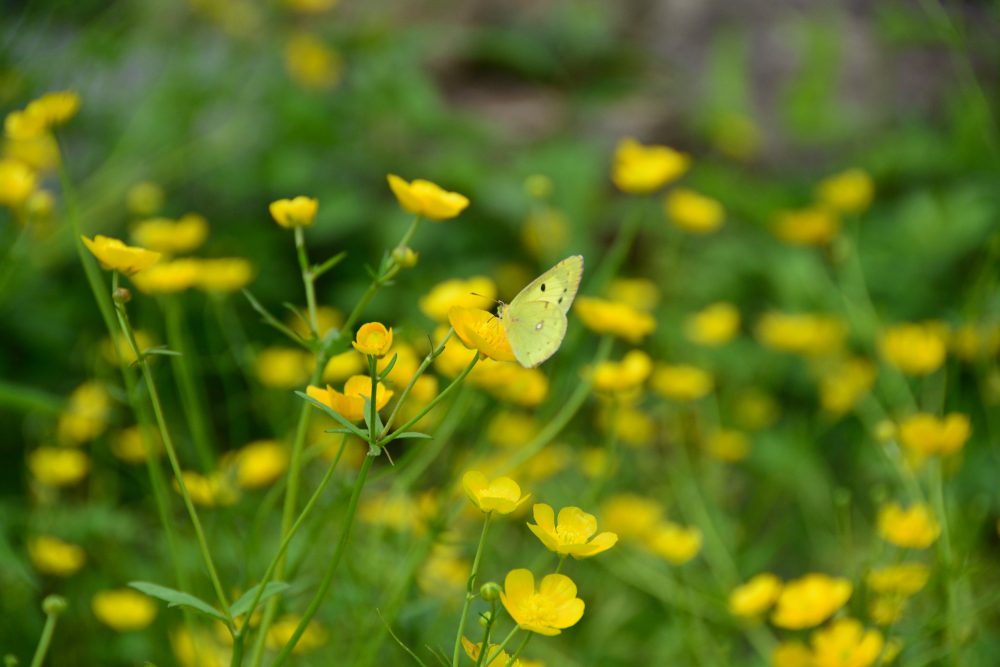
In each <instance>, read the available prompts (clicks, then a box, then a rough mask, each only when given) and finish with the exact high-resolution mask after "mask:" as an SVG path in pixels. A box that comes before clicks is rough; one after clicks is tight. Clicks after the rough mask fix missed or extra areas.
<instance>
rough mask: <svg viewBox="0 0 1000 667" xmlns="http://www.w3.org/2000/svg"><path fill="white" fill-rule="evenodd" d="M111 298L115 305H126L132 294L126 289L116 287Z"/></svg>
mask: <svg viewBox="0 0 1000 667" xmlns="http://www.w3.org/2000/svg"><path fill="white" fill-rule="evenodd" d="M111 298H112V299H114V300H115V303H128V302H129V301H131V300H132V292H130V291H129V290H128V288H127V287H116V288H115V291H114V292H113V293H112V294H111Z"/></svg>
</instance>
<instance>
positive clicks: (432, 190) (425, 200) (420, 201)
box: [386, 174, 469, 221]
mask: <svg viewBox="0 0 1000 667" xmlns="http://www.w3.org/2000/svg"><path fill="white" fill-rule="evenodd" d="M386 178H387V180H388V181H389V188H390V189H391V190H392V193H393V194H394V195H396V199H397V200H398V201H399V205H400V206H402V207H403V209H404V210H406V211H409V212H410V213H415V214H416V215H419V216H421V217H424V218H427V219H429V220H438V221H440V220H448V219H450V218H454V217H455V216H457V215H458V214H459V213H461V212H462V211H464V210H465V208H466V207H467V206H468V205H469V199H468V197H466V196H465V195H460V194H458V193H457V192H449V191H447V190H445V189H444V188H442V187H441V186H439V185H437V184H436V183H431V182H430V181H425V180H423V179H420V178H418V179H417V180H415V181H413V182H410V183H407V182H406V181H405V180H403V179H402V178H400V177H399V176H397V175H396V174H389V175H388V176H387V177H386Z"/></svg>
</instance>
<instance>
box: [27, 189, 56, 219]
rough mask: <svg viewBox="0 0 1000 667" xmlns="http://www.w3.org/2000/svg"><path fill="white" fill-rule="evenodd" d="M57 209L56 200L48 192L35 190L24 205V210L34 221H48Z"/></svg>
mask: <svg viewBox="0 0 1000 667" xmlns="http://www.w3.org/2000/svg"><path fill="white" fill-rule="evenodd" d="M55 208H56V198H55V196H54V195H53V194H52V193H51V192H49V191H48V190H35V191H34V192H32V193H31V195H30V196H29V197H28V201H27V202H25V204H24V210H25V212H26V213H27V214H28V216H30V217H31V218H32V219H34V220H48V219H49V218H50V217H52V213H53V211H55Z"/></svg>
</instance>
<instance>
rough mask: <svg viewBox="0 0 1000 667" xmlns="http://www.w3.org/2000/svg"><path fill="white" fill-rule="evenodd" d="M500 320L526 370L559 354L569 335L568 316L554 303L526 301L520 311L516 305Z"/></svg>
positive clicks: (505, 311) (520, 306) (509, 308)
mask: <svg viewBox="0 0 1000 667" xmlns="http://www.w3.org/2000/svg"><path fill="white" fill-rule="evenodd" d="M547 288H548V286H546V289H547ZM500 321H501V322H503V326H504V331H505V332H506V334H507V340H508V341H509V342H510V347H511V349H512V350H514V356H515V357H516V358H517V361H518V363H520V364H521V365H522V366H524V367H525V368H534V367H535V366H537V365H539V364H540V363H542V362H543V361H545V360H546V359H548V358H549V357H551V356H552V355H553V354H555V353H556V350H558V349H559V346H560V345H562V341H563V338H564V337H565V336H566V314H565V313H564V312H563V311H562V310H561V309H560V304H558V303H553V302H551V301H527V302H522V303H519V304H518V305H517V308H514V304H513V303H512V304H511V305H510V306H509V307H507V308H505V309H504V310H503V313H502V318H501V320H500Z"/></svg>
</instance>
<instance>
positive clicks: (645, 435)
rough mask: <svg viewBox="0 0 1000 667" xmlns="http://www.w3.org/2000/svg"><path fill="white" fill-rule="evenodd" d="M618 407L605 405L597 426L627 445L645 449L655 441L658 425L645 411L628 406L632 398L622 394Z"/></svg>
mask: <svg viewBox="0 0 1000 667" xmlns="http://www.w3.org/2000/svg"><path fill="white" fill-rule="evenodd" d="M618 398H621V399H622V400H620V401H619V402H618V404H617V405H603V406H601V408H600V411H599V412H598V413H597V425H598V426H599V427H600V429H601V430H602V431H604V432H605V433H609V432H614V434H615V437H616V438H618V439H619V440H621V441H622V443H624V444H626V445H631V446H633V447H644V446H646V445H648V444H649V443H650V442H651V441H652V440H653V434H654V432H655V430H656V424H655V423H654V422H653V419H652V417H650V416H649V414H647V413H646V412H644V411H643V410H640V409H637V408H634V407H632V406H631V405H628V401H629V400H631V399H632V396H630V395H627V394H624V395H623V394H620V395H619V396H618Z"/></svg>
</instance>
